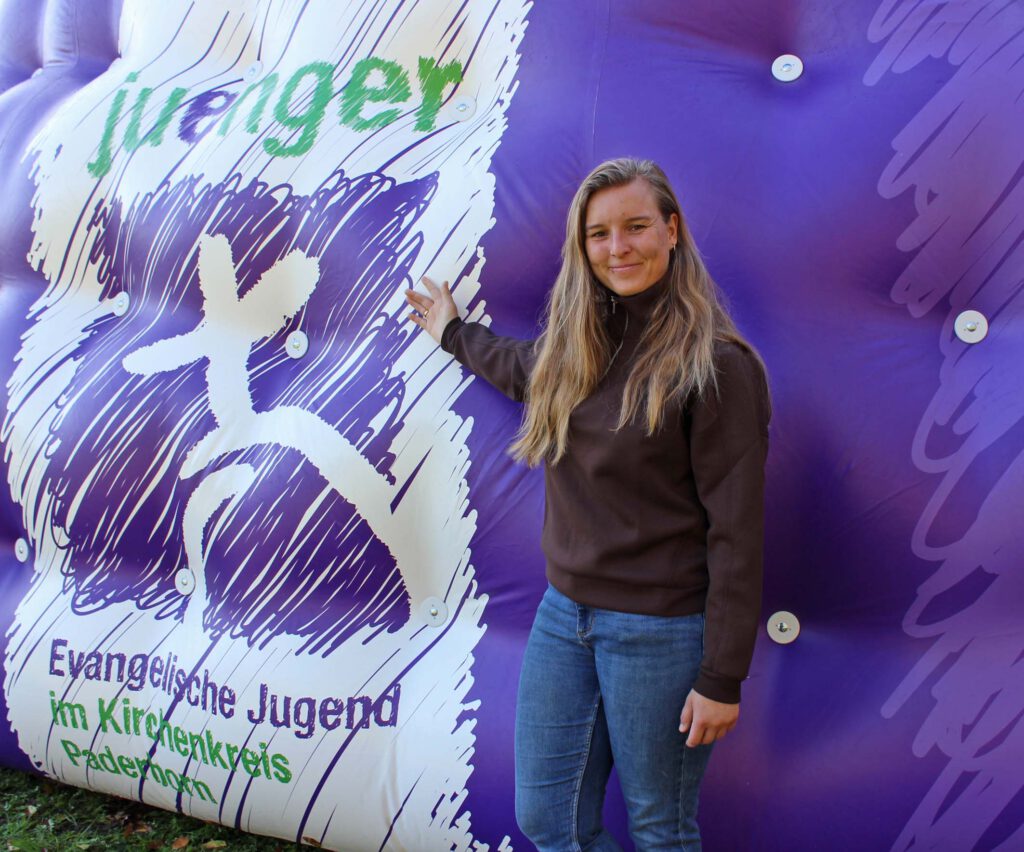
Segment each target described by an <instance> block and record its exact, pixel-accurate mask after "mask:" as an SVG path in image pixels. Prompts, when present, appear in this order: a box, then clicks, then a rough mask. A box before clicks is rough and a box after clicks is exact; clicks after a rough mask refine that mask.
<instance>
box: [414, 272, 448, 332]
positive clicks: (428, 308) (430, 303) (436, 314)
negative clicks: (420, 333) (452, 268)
mask: <svg viewBox="0 0 1024 852" xmlns="http://www.w3.org/2000/svg"><path fill="white" fill-rule="evenodd" d="M422 280H423V284H424V285H425V286H426V288H427V293H428V294H429V295H426V296H424V295H423V294H422V293H417V292H416V291H415V290H406V291H405V300H406V301H407V302H408V303H409V306H410V307H411V308H412V309H413V312H412V313H411V314H409V319H410V320H412V321H413V322H414V323H416V325H418V326H419V327H420V328H422V329H423V330H424V331H425V332H426V333H427V334H429V335H430V336H431V337H432V338H434V340H435V341H436V342H437V343H440V342H441V334H442V333H443V332H444V329H445V326H447V325H448V323H450V322H451V321H452V320H453V319H455V318H456V317H457V316H458V315H459V309H458V307H456V305H455V300H454V299H453V298H452V294H451V290H449V289H448V282H447V281H445V282H444V283H443V284H441V286H440V287H438V286H437V285H436V284H435V283H434V282H433V281H431V280H430V279H429V278H427V276H426V275H424V276H423V279H422Z"/></svg>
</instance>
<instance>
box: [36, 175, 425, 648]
mask: <svg viewBox="0 0 1024 852" xmlns="http://www.w3.org/2000/svg"><path fill="white" fill-rule="evenodd" d="M239 183H240V182H239V181H238V180H237V179H234V180H231V181H228V182H226V183H222V184H218V185H212V186H211V185H209V184H204V183H202V181H201V179H200V178H193V179H190V180H187V181H184V182H182V183H180V184H177V185H176V186H175V187H174V188H170V187H169V186H168V185H167V184H164V185H163V186H161V187H160V188H159V189H158V190H157V191H156V192H154V193H152V194H150V195H147V196H145V197H143V198H142V199H141V200H139V201H138V202H137V203H134V204H132V205H131V206H130V207H129V208H128V209H124V208H123V207H122V205H121V204H120V203H119V202H116V201H115V202H113V203H111V204H110V205H109V206H108V205H106V204H101V205H99V206H98V207H97V208H96V210H95V212H94V214H93V216H92V218H91V221H90V222H89V224H88V231H89V233H90V235H91V238H92V240H93V243H92V250H91V257H90V262H91V263H93V264H95V265H96V267H97V269H98V277H99V280H100V282H101V284H102V285H103V288H104V295H105V296H107V297H113V296H114V295H116V294H117V293H119V292H122V291H124V292H127V293H129V294H130V295H131V297H132V307H131V310H130V312H129V314H128V315H127V316H126V317H123V318H114V317H110V318H107V319H103V320H101V321H99V322H98V323H97V324H96V325H95V326H94V327H93V328H92V329H91V330H90V331H91V333H90V335H89V338H88V340H87V342H86V343H85V344H84V345H83V346H82V347H81V349H80V351H76V352H73V353H68V355H67V357H68V358H75V359H77V361H78V363H77V369H76V372H75V377H74V380H73V381H72V382H71V385H70V387H69V388H68V390H67V393H66V395H65V398H64V400H62V403H61V404H62V416H61V418H60V419H59V420H58V422H57V424H56V425H55V432H56V433H57V434H55V435H54V440H53V441H52V443H51V446H50V448H49V453H50V456H51V460H50V467H49V472H50V475H52V482H51V486H52V490H53V492H54V493H55V494H56V495H57V497H58V498H59V499H58V500H57V501H56V507H57V508H56V510H55V514H54V522H55V524H56V525H58V526H59V527H61V528H63V529H64V530H65V531H66V533H67V536H68V539H69V544H68V546H69V547H71V548H73V549H74V552H75V558H74V559H72V560H71V561H70V565H71V568H70V573H69V575H68V576H67V579H66V585H67V587H68V588H69V589H70V590H72V591H73V598H72V600H73V606H74V608H75V609H76V611H78V612H88V611H93V610H96V609H99V608H102V607H104V606H106V605H108V604H110V603H113V602H116V601H126V600H128V601H135V602H136V603H137V605H138V606H139V607H141V608H144V609H153V610H155V611H156V612H157V613H158V615H159V616H161V617H174V618H177V617H180V616H181V614H182V613H183V611H184V608H185V606H186V605H187V603H188V598H186V597H182V596H181V595H180V594H179V593H178V592H177V591H175V588H174V575H175V572H176V571H177V570H178V569H179V568H181V567H182V566H183V565H184V564H185V563H186V554H185V552H184V545H183V540H182V535H181V522H182V515H183V512H184V508H185V505H186V503H187V501H188V498H189V495H190V494H191V493H192V491H193V489H194V488H195V487H196V485H197V482H196V480H197V479H199V478H201V477H192V478H190V479H180V478H179V476H178V473H179V470H180V469H181V464H182V461H183V460H184V458H185V456H186V454H187V453H188V451H189V450H190V449H191V448H192V446H193V445H194V444H195V442H196V440H198V439H199V438H201V437H202V436H203V435H205V434H207V433H208V432H210V431H211V430H212V429H213V428H214V426H215V422H214V418H213V415H212V414H211V412H210V408H209V404H208V398H207V386H206V382H205V378H204V369H205V363H204V362H202V361H199V362H195V363H192V364H191V365H189V366H186V367H183V368H181V369H178V370H174V371H171V372H162V373H158V374H155V375H151V376H138V375H133V374H132V373H130V372H128V371H126V370H125V369H124V367H123V366H122V363H121V362H122V359H123V358H124V356H125V355H126V354H127V353H129V352H130V351H133V350H136V349H138V348H139V347H142V346H146V345H148V344H150V343H152V342H154V341H157V340H161V339H165V338H168V337H172V336H174V335H178V334H182V333H185V332H187V331H188V330H189V329H191V328H193V327H194V326H195V325H196V323H197V322H198V321H199V320H201V319H202V315H201V307H202V297H201V294H200V291H199V286H198V283H197V274H198V272H197V254H198V253H197V251H196V243H197V240H198V238H199V236H200V235H201V234H209V235H224V236H226V237H227V238H228V240H229V242H230V244H231V248H232V253H233V257H234V261H235V264H236V268H237V269H238V275H239V280H238V290H239V294H240V295H244V294H245V293H246V292H247V291H248V290H249V288H251V287H252V286H254V285H255V283H256V282H257V281H258V279H259V277H260V276H261V275H262V274H263V273H264V272H265V271H266V270H267V269H269V268H270V267H271V266H273V265H274V263H275V262H277V261H278V260H280V259H281V258H282V257H284V256H285V255H287V254H288V253H289V252H291V251H293V250H296V249H298V250H300V251H302V252H304V253H305V254H307V255H309V256H311V257H316V258H318V259H319V263H320V280H319V283H318V285H317V289H316V291H315V292H314V294H313V296H312V297H311V298H310V300H309V302H308V303H307V304H306V306H305V308H304V310H303V311H302V312H300V314H299V315H298V316H297V317H296V318H295V319H294V321H293V322H291V323H289V324H287V325H286V326H285V327H284V328H282V329H281V330H280V332H279V333H278V334H276V335H274V336H272V337H270V338H269V339H266V340H265V341H264V342H263V343H261V344H259V345H257V346H255V347H254V348H253V349H252V352H251V356H250V359H249V363H248V369H249V375H250V390H251V394H252V399H253V404H254V408H255V410H256V411H263V410H269V409H271V408H273V407H275V406H278V405H283V404H287V405H293V406H297V407H301V408H303V409H306V410H309V411H311V412H315V413H317V414H319V415H320V416H321V417H322V418H323V419H324V420H326V421H327V422H328V423H330V424H331V425H332V426H333V427H334V428H335V429H336V430H337V431H338V432H339V433H340V434H341V435H343V436H344V437H345V438H346V439H347V441H348V442H349V443H350V444H351V445H353V446H354V447H356V448H357V449H358V450H359V451H360V452H361V453H362V454H363V455H364V456H365V457H366V458H367V459H368V460H369V461H370V462H371V464H373V465H374V466H375V467H376V468H377V470H378V471H380V472H381V473H383V474H385V475H386V474H387V471H388V468H389V466H390V464H391V461H392V457H391V456H390V455H389V452H388V447H389V446H390V444H391V441H392V440H393V438H394V436H395V434H396V433H397V431H398V430H399V428H400V427H401V422H400V421H399V420H398V419H396V416H395V414H394V412H396V411H397V410H398V409H399V408H400V403H401V399H402V394H403V389H404V382H403V381H402V378H401V376H397V375H393V374H392V372H391V370H390V368H389V365H390V364H392V363H394V362H395V360H396V357H397V355H398V354H399V353H400V352H401V351H402V350H403V349H404V347H405V346H406V345H407V343H408V339H409V331H408V326H406V327H403V325H402V323H401V320H400V318H396V317H394V316H392V315H390V314H387V313H385V312H384V310H383V307H384V305H385V303H386V302H387V301H388V300H389V299H390V298H392V297H393V295H394V293H395V292H396V290H398V289H400V288H401V287H403V286H406V285H408V283H409V280H410V279H409V269H410V266H411V265H412V263H413V262H414V260H415V258H416V255H417V253H418V252H419V250H420V248H421V241H422V236H421V234H420V233H419V231H418V230H416V228H415V225H416V222H417V220H418V219H419V217H420V215H421V214H422V212H423V210H424V209H425V207H426V205H427V204H428V202H429V200H430V199H431V197H432V196H433V194H434V192H435V190H436V181H435V180H434V179H433V178H424V179H421V180H418V181H412V182H409V183H405V184H401V185H399V184H396V183H395V182H394V181H393V180H390V179H387V178H384V177H382V176H379V175H373V174H371V175H363V176H359V177H355V178H348V177H346V176H345V175H343V174H342V173H340V172H339V173H335V174H333V175H332V176H331V177H330V178H329V179H328V180H327V181H326V182H324V184H323V185H321V186H320V187H319V188H318V189H317V190H316V191H315V192H314V193H312V194H311V195H309V196H298V195H294V194H293V193H292V192H291V190H290V188H289V187H273V188H272V187H268V186H266V185H265V184H260V183H256V182H253V183H251V184H249V185H248V186H244V187H242V186H239ZM268 235H269V237H268ZM297 328H301V329H302V331H303V332H304V333H305V334H306V335H307V336H308V338H309V341H310V348H309V352H308V354H307V355H306V356H305V357H304V358H302V359H298V360H296V359H292V358H289V357H288V356H287V354H286V352H285V345H284V343H285V338H286V337H287V335H288V333H289V332H290V331H292V330H294V329H297ZM349 360H351V362H352V368H351V369H349V370H346V371H344V372H343V373H342V374H341V375H340V377H339V375H338V369H337V368H338V364H339V363H344V362H347V361H349ZM382 412H385V413H387V414H386V415H385V416H382ZM371 420H372V421H373V427H371V425H370V422H371ZM58 435H59V439H58ZM240 462H244V463H248V464H250V465H252V466H253V467H255V468H256V469H257V471H258V474H259V475H258V478H257V484H256V485H255V486H254V487H253V488H252V489H250V490H249V491H248V492H247V493H246V494H245V495H244V496H243V497H242V498H241V501H240V503H239V504H238V505H237V506H236V507H235V510H234V511H233V512H230V514H231V517H226V515H227V514H229V510H225V509H223V508H222V509H221V510H218V514H217V515H215V516H214V517H213V519H212V521H211V527H216V528H218V529H219V532H218V534H217V535H216V536H215V537H213V538H214V540H213V542H212V544H211V549H210V551H209V553H208V558H207V566H208V568H207V584H208V586H209V590H210V592H209V594H210V603H209V607H208V609H207V611H206V613H205V617H204V625H205V627H206V629H207V630H208V631H210V633H211V634H212V635H213V636H217V635H220V634H223V633H225V632H228V633H229V634H230V635H232V636H238V637H244V638H246V639H248V640H249V641H250V642H254V643H258V642H260V641H266V640H268V639H269V638H271V637H273V636H274V635H277V634H279V633H282V632H283V633H288V634H292V635H297V636H302V637H306V638H307V640H308V641H307V642H306V645H305V646H304V647H305V648H306V649H307V650H309V651H311V652H313V651H316V652H322V653H327V652H328V651H330V650H331V649H333V648H335V647H337V645H338V644H340V643H341V642H342V641H344V640H345V639H346V638H347V637H349V636H351V635H352V633H353V632H355V631H356V630H358V629H360V628H361V627H363V626H366V625H370V626H373V627H377V628H379V629H389V630H393V629H396V628H397V627H398V626H400V625H401V624H403V623H404V622H405V620H406V619H407V618H408V614H409V602H408V596H407V593H406V590H405V586H404V583H403V582H402V578H401V575H400V573H399V571H398V568H397V566H396V565H395V562H394V559H393V557H392V555H391V554H390V552H389V551H388V549H387V547H386V546H385V545H384V544H383V543H382V542H380V541H379V540H378V539H376V538H375V537H374V535H373V533H372V532H371V530H370V529H369V527H368V525H367V524H366V523H365V522H364V521H363V520H362V519H361V518H360V517H359V515H358V513H357V512H356V511H355V509H354V507H353V506H352V505H351V504H350V503H348V502H347V501H346V500H345V499H344V497H343V496H342V495H339V494H338V493H337V492H336V491H334V490H332V489H331V488H330V487H329V486H328V485H327V484H326V482H325V480H324V479H323V477H322V476H320V474H319V473H318V471H317V470H316V469H315V468H314V467H312V465H310V464H309V462H308V461H307V460H306V459H305V458H304V457H303V456H302V455H301V454H300V453H298V452H296V451H295V450H290V449H286V448H282V447H276V446H268V445H262V446H254V447H251V448H249V449H246V450H244V451H241V452H234V453H226V454H225V455H224V456H223V457H222V459H221V460H219V461H218V462H217V465H216V467H218V468H219V467H224V466H227V465H230V464H233V463H240ZM90 473H91V474H92V475H90ZM82 483H85V484H84V485H83V484H82ZM72 507H74V508H73V509H72ZM307 513H308V514H307ZM303 515H306V517H305V519H304V522H303V524H302V525H301V535H293V530H295V528H296V527H297V526H298V521H299V519H300V518H301V517H303ZM267 566H270V570H269V573H268V574H266V575H264V576H263V577H262V579H261V580H260V581H259V582H255V578H256V577H257V576H259V575H260V574H261V572H263V571H264V570H265V569H266V567H267ZM237 572H242V573H241V578H239V577H238V576H236V574H237ZM285 573H286V574H287V578H288V582H287V584H281V583H279V582H278V581H279V580H280V578H281V577H282V576H283V575H284V574H285ZM275 586H276V589H277V591H276V592H275V591H273V589H274V587H275ZM268 589H269V591H268Z"/></svg>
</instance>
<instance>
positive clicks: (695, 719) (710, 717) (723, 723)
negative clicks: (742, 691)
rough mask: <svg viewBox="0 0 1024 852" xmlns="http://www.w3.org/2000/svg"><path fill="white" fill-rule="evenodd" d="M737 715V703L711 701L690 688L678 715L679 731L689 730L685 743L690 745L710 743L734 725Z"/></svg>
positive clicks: (720, 737) (738, 713) (683, 732)
mask: <svg viewBox="0 0 1024 852" xmlns="http://www.w3.org/2000/svg"><path fill="white" fill-rule="evenodd" d="M739 715H740V705H739V704H723V703H722V702H721V701H712V700H711V699H710V698H705V697H704V696H703V695H701V694H700V693H699V692H694V691H693V690H692V689H691V690H690V694H689V695H687V696H686V703H685V704H684V705H683V712H682V713H681V714H680V716H679V733H681V734H685V733H686V732H687V731H689V733H690V735H689V736H688V737H687V738H686V744H687V745H688V746H690V747H693V746H699V745H710V744H711V743H713V742H714V741H715V740H720V739H722V737H724V736H725V735H726V734H727V733H729V731H731V730H732V729H733V728H735V727H736V720H737V719H738V718H739Z"/></svg>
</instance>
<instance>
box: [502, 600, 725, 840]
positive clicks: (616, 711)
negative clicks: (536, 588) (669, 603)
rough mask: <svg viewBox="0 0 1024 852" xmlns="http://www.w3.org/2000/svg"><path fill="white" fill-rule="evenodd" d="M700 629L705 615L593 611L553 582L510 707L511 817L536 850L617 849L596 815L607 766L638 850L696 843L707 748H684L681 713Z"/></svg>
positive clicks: (699, 642) (536, 621)
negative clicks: (512, 732) (614, 776)
mask: <svg viewBox="0 0 1024 852" xmlns="http://www.w3.org/2000/svg"><path fill="white" fill-rule="evenodd" d="M703 634H704V616H703V614H701V613H698V614H696V615H686V616H679V617H672V618H664V617H660V616H654V615H634V614H632V613H625V612H615V611H613V610H607V609H595V608H593V607H586V606H581V605H579V604H577V603H575V602H574V601H572V600H570V599H569V598H567V597H566V596H565V595H563V594H562V593H561V592H558V591H557V590H555V589H554V588H551V587H550V586H549V587H548V590H547V592H546V593H545V594H544V598H543V600H542V601H541V604H540V607H539V608H538V610H537V616H536V618H535V619H534V623H533V629H532V630H531V631H530V638H529V641H528V642H527V645H526V654H525V656H524V658H523V670H522V675H521V676H520V681H519V700H518V705H517V708H516V747H515V752H516V820H517V821H518V823H519V827H520V829H522V831H523V833H524V834H525V835H526V836H527V837H528V838H529V839H530V840H531V841H532V842H533V844H534V845H535V846H536V847H537V849H538V850H540V852H579V850H585V849H586V850H597V851H598V852H603V850H618V849H620V846H619V844H618V843H617V842H616V841H615V839H614V838H613V837H612V836H611V835H610V834H609V833H608V832H607V831H606V830H605V828H604V825H603V823H602V818H601V811H602V807H603V805H604V796H605V786H606V784H607V781H608V774H609V773H610V772H611V768H612V764H613V763H614V764H615V768H616V771H617V773H618V776H619V782H620V784H621V786H622V792H623V796H624V797H625V800H626V808H627V812H628V814H629V832H630V836H631V837H632V838H633V842H634V844H635V845H636V848H637V849H638V850H649V849H673V850H679V849H685V850H699V849H700V833H699V832H698V830H697V820H696V817H697V795H698V792H699V788H700V781H701V778H702V777H703V775H704V767H705V765H706V764H707V760H708V756H709V754H710V752H711V746H697V747H695V748H687V746H686V737H685V735H683V734H680V733H679V714H680V712H681V711H682V709H683V703H684V701H685V700H686V696H687V694H688V693H689V691H690V687H691V686H692V684H693V682H694V680H695V679H696V677H697V669H698V666H699V665H700V660H701V656H702V654H703V644H704V643H703Z"/></svg>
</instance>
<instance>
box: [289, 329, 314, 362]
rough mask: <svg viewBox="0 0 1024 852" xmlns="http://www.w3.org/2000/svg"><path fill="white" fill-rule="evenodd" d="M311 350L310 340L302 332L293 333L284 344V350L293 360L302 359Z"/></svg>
mask: <svg viewBox="0 0 1024 852" xmlns="http://www.w3.org/2000/svg"><path fill="white" fill-rule="evenodd" d="M308 349H309V338H308V337H306V335H305V334H304V333H303V332H301V331H293V332H292V333H291V334H289V335H288V337H287V338H286V339H285V342H284V350H285V352H287V353H288V355H289V356H290V357H292V358H301V357H302V356H303V355H305V354H306V351H307V350H308Z"/></svg>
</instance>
